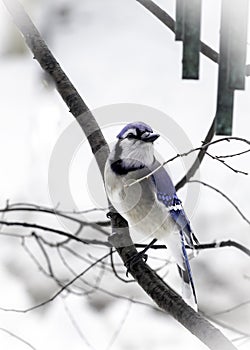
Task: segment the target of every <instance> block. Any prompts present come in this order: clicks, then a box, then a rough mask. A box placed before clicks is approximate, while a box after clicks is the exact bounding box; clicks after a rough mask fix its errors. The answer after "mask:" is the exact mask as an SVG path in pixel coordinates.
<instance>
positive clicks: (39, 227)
mask: <svg viewBox="0 0 250 350" xmlns="http://www.w3.org/2000/svg"><path fill="white" fill-rule="evenodd" d="M0 224H1V225H5V226H21V227H28V228H33V229H37V230H42V231H46V232H50V233H56V234H59V235H61V236H65V237H68V238H70V239H73V240H75V241H77V242H81V243H83V244H100V245H105V246H107V247H110V244H109V243H108V242H104V241H100V240H97V239H93V240H90V239H82V238H80V237H78V236H75V235H73V234H71V233H69V232H66V231H62V230H58V229H55V228H53V227H48V226H43V225H38V224H31V223H28V222H21V221H14V222H11V221H1V220H0ZM0 234H2V233H0Z"/></svg>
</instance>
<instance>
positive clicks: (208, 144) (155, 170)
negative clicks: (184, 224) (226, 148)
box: [124, 136, 250, 187]
mask: <svg viewBox="0 0 250 350" xmlns="http://www.w3.org/2000/svg"><path fill="white" fill-rule="evenodd" d="M231 140H235V141H241V142H244V143H247V144H248V145H250V141H249V140H247V139H244V138H242V137H236V136H230V137H223V138H220V139H218V140H214V141H211V142H208V143H205V144H203V145H202V146H200V147H196V148H192V149H191V150H189V151H187V152H183V153H178V154H176V155H175V156H174V157H172V158H170V159H168V160H166V161H165V162H163V163H162V164H160V165H159V166H158V167H157V168H156V169H154V170H153V171H151V172H150V173H148V174H147V175H145V176H143V177H141V178H140V179H138V180H135V181H133V182H131V183H129V184H125V185H124V187H131V186H133V185H135V184H137V183H140V182H141V181H143V180H146V179H148V178H149V177H150V176H152V175H153V174H154V173H156V172H157V171H158V170H159V169H161V168H162V167H163V166H164V165H166V164H168V163H170V162H172V161H174V160H175V159H177V158H180V157H186V156H188V155H189V154H191V153H193V152H197V151H201V150H207V149H208V147H210V146H212V145H215V144H217V143H219V142H223V141H227V142H230V141H231ZM205 153H206V151H205Z"/></svg>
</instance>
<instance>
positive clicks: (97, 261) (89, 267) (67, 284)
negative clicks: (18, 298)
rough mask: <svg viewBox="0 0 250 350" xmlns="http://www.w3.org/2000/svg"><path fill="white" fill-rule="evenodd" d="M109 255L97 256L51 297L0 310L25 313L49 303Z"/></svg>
mask: <svg viewBox="0 0 250 350" xmlns="http://www.w3.org/2000/svg"><path fill="white" fill-rule="evenodd" d="M109 255H110V252H109V253H108V254H105V255H103V256H102V257H101V258H99V259H98V260H96V261H95V262H93V263H92V264H91V265H90V266H88V267H87V268H86V269H85V270H84V271H82V272H81V273H79V274H78V275H77V276H76V277H75V278H73V279H72V280H71V281H70V282H68V283H66V284H65V285H64V286H63V287H62V288H61V289H59V291H58V292H56V293H55V294H54V295H53V296H52V297H51V298H49V299H47V300H45V301H43V302H41V303H39V304H37V305H34V306H31V307H29V308H27V309H13V308H12V309H8V308H5V307H0V310H2V311H6V312H7V311H8V312H17V313H27V312H30V311H33V310H36V309H38V308H40V307H42V306H44V305H47V304H49V303H50V302H52V301H53V300H55V299H56V298H57V297H58V295H60V294H61V293H62V292H63V291H64V290H66V289H67V288H68V287H69V286H71V285H72V284H73V283H74V282H75V281H77V280H78V279H79V278H80V277H82V276H83V275H84V274H85V273H86V272H88V271H89V270H90V269H92V267H93V266H95V265H97V264H98V263H99V262H101V261H102V260H104V259H106V258H107V257H108V256H109Z"/></svg>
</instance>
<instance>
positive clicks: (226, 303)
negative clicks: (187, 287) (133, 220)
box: [0, 0, 250, 350]
mask: <svg viewBox="0 0 250 350" xmlns="http://www.w3.org/2000/svg"><path fill="white" fill-rule="evenodd" d="M203 3H204V6H203V14H202V40H203V41H205V42H206V43H207V44H209V45H210V46H212V47H213V48H214V49H216V50H218V42H219V40H218V39H219V35H218V34H219V17H220V16H219V9H220V2H218V1H217V0H210V1H204V2H203ZM23 4H24V5H25V7H26V9H27V11H28V12H29V14H30V15H31V17H32V19H33V20H34V22H35V24H36V25H37V27H38V28H39V30H40V32H41V34H42V35H43V37H44V38H45V39H46V41H47V43H48V45H49V47H50V49H51V50H52V52H53V54H54V55H55V57H56V58H57V60H58V61H59V62H60V64H61V66H62V68H63V69H64V70H65V72H66V73H67V74H68V76H69V78H70V79H71V81H72V82H73V84H74V85H75V87H76V88H77V89H78V91H79V93H80V94H81V95H82V97H83V99H84V100H85V102H86V103H87V105H88V106H89V107H90V108H91V109H93V110H95V109H97V110H102V108H103V106H107V105H108V106H110V105H113V104H120V103H127V104H139V105H146V106H150V107H152V108H154V109H156V110H159V111H162V112H163V113H164V114H166V115H168V116H170V117H171V118H172V119H173V120H174V122H175V123H176V125H179V127H180V128H182V129H183V131H184V132H185V134H186V135H187V137H188V139H189V140H190V142H191V143H192V144H193V145H194V146H197V145H200V142H201V140H202V139H204V137H205V135H206V133H207V131H208V128H209V127H210V124H211V122H212V119H213V117H214V114H215V110H216V93H217V91H216V86H217V73H218V67H217V65H216V64H215V63H213V62H211V61H210V60H209V59H208V58H206V57H204V56H203V55H201V67H200V80H199V81H183V80H182V79H181V52H182V50H181V44H180V43H176V42H175V41H174V35H173V33H172V32H171V31H170V30H169V29H168V28H166V27H165V26H164V25H163V24H161V23H160V22H159V21H158V20H157V19H156V18H154V17H153V16H152V15H151V14H150V13H149V12H148V11H147V10H145V9H144V8H143V7H142V6H141V5H139V4H138V3H137V2H136V1H135V0H126V1H124V0H82V1H76V0H71V1H69V0H68V1H67V0H54V1H49V0H43V1H41V0H36V1H34V0H33V1H31V0H26V1H23ZM157 4H159V5H160V6H161V7H162V8H163V9H165V10H166V11H167V12H168V13H169V14H170V15H172V16H174V1H173V0H168V1H163V0H161V1H157ZM0 40H1V46H0V76H1V85H0V93H1V118H0V122H1V127H0V150H1V174H0V178H1V181H0V193H1V197H0V198H1V199H0V201H1V203H0V204H1V207H4V206H5V205H6V200H9V201H10V203H14V202H29V203H36V204H38V205H46V206H50V207H51V206H53V204H54V203H53V202H51V198H50V193H49V189H48V173H49V163H50V158H51V154H52V153H53V149H54V146H55V145H56V143H57V141H58V140H59V139H60V137H61V135H62V132H63V131H64V130H66V129H67V127H68V126H69V125H70V124H71V123H72V120H73V118H72V115H71V114H70V113H69V112H68V110H67V107H66V106H65V104H64V103H63V101H62V100H61V98H60V96H59V95H58V93H57V92H56V91H55V90H54V88H53V86H51V84H50V82H49V81H48V80H47V77H46V76H45V75H44V73H43V72H42V70H41V69H40V67H39V65H38V64H37V62H36V61H34V60H32V54H31V53H30V52H29V51H28V50H27V49H26V47H25V45H24V43H23V40H22V38H21V36H20V34H19V33H18V32H17V30H16V29H15V27H14V25H13V23H12V21H11V18H10V17H9V15H8V13H7V11H6V9H5V8H4V6H3V5H2V3H1V2H0ZM248 62H250V57H249V60H248ZM248 79H250V78H248ZM248 79H247V80H246V90H245V91H242V92H236V94H235V110H234V127H233V134H234V135H235V136H239V137H244V138H247V139H249V138H250V137H249V134H250V119H249V113H250V99H249V92H250V86H249V80H248ZM100 115H101V114H100ZM131 118H132V119H133V117H132V116H129V117H128V119H127V120H125V119H124V118H121V117H120V116H119V115H118V116H117V121H116V122H117V123H116V124H117V125H114V126H113V127H111V126H110V125H107V127H106V129H105V130H104V132H105V136H106V137H107V139H108V141H109V142H113V141H114V135H116V134H117V131H118V130H119V129H120V126H121V125H123V124H124V123H126V122H127V121H129V120H130V119H131ZM152 123H154V120H153V118H152ZM165 137H166V138H165V141H159V142H158V143H157V145H156V148H157V151H158V153H160V154H161V156H162V158H163V159H168V158H169V157H170V156H171V155H173V154H174V152H173V150H174V147H172V146H173V145H172V146H171V145H169V144H168V142H167V139H168V135H165ZM243 149H246V146H244V145H241V144H239V143H231V144H223V145H222V144H220V145H218V146H216V148H214V149H213V150H214V154H216V155H221V154H230V153H234V152H238V151H241V150H243ZM83 157H84V162H83ZM229 163H230V164H231V165H232V166H234V167H235V168H236V169H240V170H243V171H246V172H250V156H249V154H246V155H242V156H241V157H239V158H233V159H230V160H229ZM178 164H179V165H178ZM92 167H93V169H94V165H93V157H92V155H91V151H90V149H89V148H88V146H87V145H86V143H85V144H83V145H82V147H81V148H80V149H79V150H77V152H76V153H75V154H74V157H73V159H72V164H71V168H70V169H69V172H70V184H71V189H72V196H73V197H74V200H75V203H76V207H75V208H67V207H63V203H61V204H62V208H63V209H67V210H73V209H82V210H83V209H90V208H93V207H95V206H97V205H98V204H100V205H103V204H105V203H103V202H102V200H100V202H98V201H96V199H95V198H93V193H91V191H89V190H88V188H87V187H89V186H88V181H89V178H91V176H92V175H93V172H94V170H93V169H92ZM89 169H91V171H89ZM169 169H170V171H171V175H172V177H173V180H174V182H175V183H176V182H177V181H178V180H179V179H180V178H181V177H182V175H183V174H184V171H183V167H182V166H181V162H180V163H178V162H177V163H175V164H174V163H173V164H171V165H170V166H169ZM86 174H89V175H88V179H87V178H86ZM200 178H201V180H203V181H206V182H208V183H209V184H211V185H213V186H215V187H217V188H219V189H220V190H222V191H223V192H224V193H225V194H227V195H228V196H229V197H230V198H231V199H232V200H233V201H234V202H235V203H236V204H237V205H238V207H239V208H240V209H241V210H242V212H243V213H244V214H245V216H247V217H248V218H249V219H250V210H249V209H250V206H249V198H250V182H249V177H247V176H245V175H241V174H235V173H233V172H232V171H230V170H229V169H227V168H226V167H224V166H223V165H221V164H219V163H217V162H215V161H213V160H211V159H205V160H204V162H203V164H202V167H201V169H200ZM91 185H93V181H92V182H91ZM99 186H100V189H101V185H100V184H99ZM188 186H190V187H189V188H192V186H193V187H195V186H197V184H189V185H188ZM90 187H91V186H90ZM186 187H187V186H186ZM101 190H102V189H101ZM101 190H100V191H101ZM186 191H187V189H186V188H184V189H182V190H181V191H180V193H179V195H180V197H181V198H185V196H186ZM187 206H188V203H187ZM189 214H190V215H191V217H192V225H193V227H194V230H195V232H196V234H197V236H198V238H199V240H200V241H201V242H212V241H213V240H215V239H216V240H222V239H233V240H236V241H238V242H240V243H242V244H244V245H246V246H248V247H249V246H250V228H249V224H247V222H246V221H244V220H243V219H242V217H240V215H239V214H238V213H237V211H236V210H235V209H234V208H233V206H231V205H230V204H229V203H228V202H227V201H226V200H225V199H224V198H222V197H221V196H220V195H219V194H218V193H216V192H213V191H211V190H210V189H208V188H204V187H200V188H199V200H198V201H197V206H196V208H195V211H193V212H192V213H189ZM86 217H87V218H88V219H89V220H94V219H100V220H104V219H105V215H104V213H102V212H101V213H99V212H98V213H96V212H95V213H94V214H90V215H89V216H86ZM6 218H8V219H10V220H11V219H12V220H24V221H29V222H37V221H36V220H38V218H37V216H35V215H34V216H32V215H30V214H29V213H24V214H20V213H18V212H15V213H12V214H11V215H9V214H8V216H6V217H5V219H6ZM39 223H42V224H44V225H45V224H47V225H56V227H60V223H58V222H57V221H53V220H52V219H51V218H48V217H47V216H40V217H39ZM62 228H63V229H64V227H62ZM1 231H2V232H10V233H15V232H19V233H20V230H19V229H15V228H12V229H11V230H10V229H6V227H2V228H1ZM27 231H28V230H21V232H26V233H27ZM28 232H30V231H28ZM85 234H86V236H87V237H90V236H91V237H93V236H94V235H96V232H95V231H90V230H89V231H86V232H85ZM72 247H73V248H74V249H75V250H76V251H78V252H79V254H80V253H81V255H82V256H84V257H88V258H90V257H89V255H88V254H91V256H92V258H93V257H97V256H98V257H99V256H101V255H102V254H104V253H105V251H103V249H101V248H91V247H87V248H86V247H82V246H80V247H79V246H78V245H76V244H73V245H72ZM30 249H31V250H32V251H33V252H35V254H37V257H38V258H39V259H41V261H42V258H43V257H42V256H39V253H38V249H37V247H36V246H35V244H31V245H30ZM50 253H51V257H52V258H53V259H54V260H53V263H54V264H55V268H56V270H57V272H58V274H60V275H61V276H64V274H65V278H66V277H67V276H68V275H67V274H66V272H65V271H64V269H63V266H61V265H60V263H59V262H58V261H57V257H56V254H55V256H54V255H53V254H54V253H53V251H51V252H50ZM164 254H165V253H164V252H160V253H159V252H158V253H157V254H154V256H155V257H157V258H162V259H163V258H164V257H165V255H164ZM66 257H67V258H68V259H69V260H68V261H69V262H70V263H71V264H72V266H74V268H75V269H76V271H78V272H80V271H82V270H83V269H84V268H85V267H86V266H88V264H87V263H82V264H81V263H80V262H79V261H74V259H73V258H72V257H70V256H66ZM90 260H91V258H90ZM0 262H1V264H0V266H1V267H0V285H1V288H0V300H1V302H0V307H4V308H8V309H25V308H28V307H30V306H33V305H35V304H38V303H40V302H42V301H44V300H46V299H48V298H49V297H50V296H52V295H53V294H54V293H55V292H56V291H57V290H58V286H57V285H55V283H54V282H53V281H51V280H49V279H48V278H46V277H45V276H44V275H43V274H42V273H41V272H39V270H38V268H37V266H36V265H35V264H34V263H33V262H32V260H31V259H30V257H29V256H28V255H27V253H26V252H25V250H24V249H23V247H22V246H21V242H20V240H18V239H14V238H7V237H5V236H2V237H1V244H0ZM117 262H120V261H119V260H118V259H117ZM149 264H150V265H152V266H154V265H155V266H159V264H160V262H159V260H153V259H151V260H149ZM249 264H250V262H249V258H248V257H247V256H246V255H243V253H241V252H239V251H237V250H235V249H234V248H223V249H220V250H210V251H204V252H201V253H200V254H199V255H198V257H197V258H196V259H195V260H194V261H192V269H193V274H194V279H195V284H196V288H197V294H198V300H199V306H200V308H201V309H202V310H203V311H204V312H206V313H207V314H208V315H211V316H212V315H213V314H215V313H217V312H220V311H223V310H225V309H227V308H230V307H232V306H234V305H237V304H239V303H242V302H246V301H248V300H249V299H250V298H249V296H250V268H249V266H250V265H249ZM120 272H121V276H123V277H125V270H124V269H123V268H122V266H120ZM163 272H164V274H165V277H164V278H165V279H166V281H168V282H169V283H170V285H172V286H173V287H174V288H175V289H176V290H178V291H179V288H180V286H179V280H178V276H177V273H176V269H175V267H174V264H170V265H168V266H167V267H166V268H165V270H164V271H163ZM101 274H102V268H95V269H93V270H92V271H91V272H90V273H89V274H88V275H86V281H85V282H88V283H90V284H91V283H95V281H96V279H97V278H98V276H99V275H101ZM100 279H101V282H100V285H99V287H100V290H99V291H98V290H96V291H95V292H94V293H90V294H88V295H85V296H82V295H81V296H77V295H73V294H72V295H70V296H67V297H66V294H64V295H61V296H59V297H58V298H56V299H55V300H54V301H53V302H52V303H50V304H49V305H47V306H46V307H42V308H39V309H37V310H34V311H31V312H28V313H18V312H11V311H10V312H4V311H0V328H1V329H2V328H4V329H7V330H8V331H10V332H13V333H15V334H16V335H18V336H20V337H22V338H23V339H25V340H26V341H28V342H29V343H31V344H32V345H33V346H34V348H35V349H48V350H49V349H61V350H63V349H68V348H69V347H71V348H72V349H74V350H78V349H79V350H80V349H95V350H104V349H105V350H106V349H107V350H108V349H111V348H112V349H117V350H120V349H121V350H126V349H131V350H133V349H136V350H137V349H138V350H139V349H152V348H154V349H155V350H163V349H166V348H169V349H176V350H177V349H183V348H184V347H186V348H191V347H192V348H193V349H201V350H202V349H205V346H203V345H202V344H201V343H200V342H199V341H198V340H197V339H196V338H195V337H193V336H192V335H191V334H190V333H189V332H187V331H186V330H185V329H184V328H183V327H182V326H180V325H179V324H177V322H175V321H174V320H173V319H172V318H170V317H168V316H166V315H164V314H162V313H160V312H158V311H156V310H154V309H153V308H152V307H150V305H152V304H151V301H150V300H149V298H148V297H147V296H146V295H145V294H144V293H143V292H142V291H141V290H140V289H139V287H138V286H137V285H135V284H131V283H129V284H125V283H123V282H121V281H119V280H117V279H116V278H115V277H114V275H113V274H112V273H109V272H105V274H104V275H103V276H101V277H100ZM82 283H83V284H82V285H81V284H80V282H79V287H80V286H81V287H84V288H86V284H84V282H82ZM105 291H110V292H112V293H114V294H115V295H116V296H117V295H118V296H119V295H120V296H121V295H122V296H124V298H123V299H121V298H116V297H114V296H111V295H108V294H107V293H106V292H105ZM128 299H133V300H139V301H141V302H144V303H147V304H149V306H144V305H139V304H136V303H133V302H131V301H130V300H128ZM212 317H214V318H216V319H217V320H218V321H220V322H221V323H223V324H226V325H229V326H231V327H233V328H235V329H237V330H239V333H235V332H232V331H229V330H228V329H225V330H224V332H225V334H226V335H227V336H228V337H229V338H230V339H235V345H236V346H238V347H239V349H248V348H249V341H247V340H248V339H245V338H244V339H243V340H242V339H240V337H241V333H242V334H244V333H248V334H250V329H249V324H250V303H249V304H246V305H244V306H243V307H240V308H238V309H237V310H235V311H232V312H228V313H225V314H222V315H217V316H212ZM1 329H0V344H1V348H2V349H5V350H10V349H11V350H22V349H27V348H28V346H27V345H25V344H23V343H22V342H20V341H18V340H17V339H16V338H13V337H11V336H10V335H9V334H7V333H6V332H4V331H3V330H2V331H1ZM240 332H241V333H240ZM237 338H238V340H237Z"/></svg>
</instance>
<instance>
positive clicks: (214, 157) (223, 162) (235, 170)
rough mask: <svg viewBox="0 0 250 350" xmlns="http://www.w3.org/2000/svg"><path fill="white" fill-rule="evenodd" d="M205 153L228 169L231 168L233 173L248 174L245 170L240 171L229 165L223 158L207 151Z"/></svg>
mask: <svg viewBox="0 0 250 350" xmlns="http://www.w3.org/2000/svg"><path fill="white" fill-rule="evenodd" d="M206 154H207V155H208V156H209V157H210V158H212V159H214V160H217V161H218V162H220V163H221V164H223V165H225V166H226V167H227V168H229V169H230V170H232V171H233V172H234V173H236V174H243V175H248V173H246V172H245V171H241V170H237V169H235V168H233V167H232V166H231V165H229V164H227V163H226V162H225V161H224V160H222V159H221V158H218V157H216V156H213V155H212V154H211V153H209V152H206Z"/></svg>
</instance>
